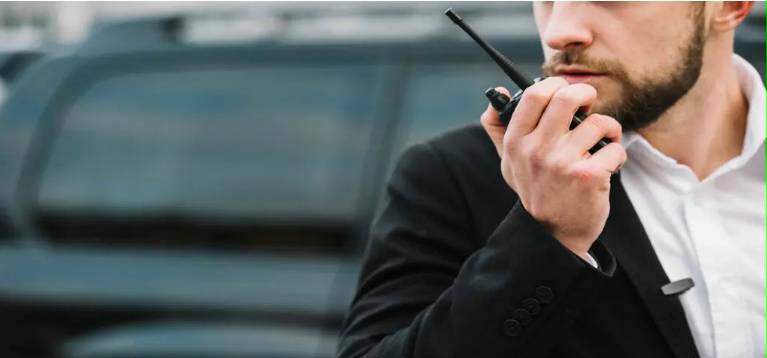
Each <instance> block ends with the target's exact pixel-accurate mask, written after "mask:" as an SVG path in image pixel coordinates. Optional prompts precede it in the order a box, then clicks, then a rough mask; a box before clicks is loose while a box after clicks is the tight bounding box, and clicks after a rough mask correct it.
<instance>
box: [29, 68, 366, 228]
mask: <svg viewBox="0 0 767 358" xmlns="http://www.w3.org/2000/svg"><path fill="white" fill-rule="evenodd" d="M177 67H178V66H177ZM177 67H176V68H177ZM380 76H381V71H380V69H377V68H376V67H373V66H367V65H365V66H363V65H344V66H324V67H321V66H312V67H271V66H270V67H263V68H257V67H254V68H224V67H222V68H219V69H210V68H209V67H207V69H189V70H180V71H173V72H145V73H133V74H124V75H120V76H116V77H111V78H105V79H103V80H100V81H98V82H96V83H94V84H93V85H92V86H90V87H89V88H88V89H87V90H86V91H85V92H84V93H82V94H81V95H80V96H79V97H78V98H77V100H76V101H75V102H74V103H73V104H72V105H71V107H70V108H69V110H68V111H66V113H65V114H63V118H61V120H62V121H63V127H62V130H61V132H60V135H59V136H58V137H57V139H56V140H55V142H54V146H53V151H52V157H51V160H50V162H49V164H48V167H47V169H46V171H45V173H44V175H43V179H42V185H41V189H40V192H39V205H40V207H42V208H44V209H54V210H69V211H81V210H92V211H94V212H96V211H97V212H98V213H100V214H104V213H114V214H119V215H131V214H142V215H144V214H146V213H152V212H161V213H162V212H171V213H176V214H183V215H194V216H197V215H199V216H205V217H245V218H257V219H259V220H264V219H267V220H268V219H277V220H280V219H285V218H287V219H295V218H302V217H310V218H314V219H317V218H320V219H322V218H331V219H337V218H339V217H341V218H343V217H349V216H351V215H353V214H354V212H355V206H356V200H357V196H358V192H359V190H360V185H361V183H360V173H361V170H362V166H363V162H364V161H365V157H364V156H365V153H366V152H367V146H368V143H369V139H370V136H371V131H372V123H371V118H370V117H369V114H370V113H371V111H372V105H373V102H374V100H375V97H376V96H375V92H374V91H375V88H376V84H377V83H379V82H380ZM371 93H373V95H371Z"/></svg>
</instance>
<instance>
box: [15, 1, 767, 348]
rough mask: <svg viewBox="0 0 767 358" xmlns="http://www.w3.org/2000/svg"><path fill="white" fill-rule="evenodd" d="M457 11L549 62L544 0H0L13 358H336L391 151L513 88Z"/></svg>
mask: <svg viewBox="0 0 767 358" xmlns="http://www.w3.org/2000/svg"><path fill="white" fill-rule="evenodd" d="M447 7H454V8H455V9H456V10H457V11H458V12H459V13H461V14H462V15H463V16H464V17H465V18H466V19H467V21H468V22H469V23H471V24H472V25H473V26H474V27H475V28H476V29H477V30H478V32H480V33H481V34H483V35H484V36H486V37H487V38H488V39H489V40H490V41H491V42H492V43H494V44H495V45H497V47H499V48H500V49H501V50H502V51H503V52H504V53H506V54H507V55H508V56H509V57H510V58H511V59H512V60H514V61H515V62H516V63H518V64H519V65H520V67H521V68H522V69H523V71H525V72H527V73H528V74H530V75H531V76H533V75H534V76H537V75H538V74H539V73H540V69H539V65H540V63H541V59H542V56H541V53H540V45H539V42H538V39H537V36H536V33H535V28H534V24H533V20H532V12H531V5H530V4H529V3H495V2H494V3H478V2H472V3H437V2H431V3H408V2H396V3H298V2H296V3H239V2H238V3H228V2H220V3H207V2H172V3H171V2H143V3H134V2H131V3H121V2H87V3H85V2H66V3H64V2H35V3H28V2H15V3H7V2H2V3H0V317H2V318H0V357H40V358H47V357H81V358H84V357H111V358H127V357H147V358H148V357H153V358H162V357H212V356H215V357H280V356H283V357H323V356H332V355H333V352H334V349H335V344H336V341H337V338H336V335H337V334H338V330H339V328H340V325H341V322H342V320H343V318H344V314H345V311H346V309H347V307H348V305H349V303H350V301H351V298H352V296H353V293H354V289H355V285H356V280H357V267H358V265H359V260H360V258H361V255H362V251H363V249H364V245H365V240H366V233H367V228H368V225H369V224H370V220H371V218H372V217H373V215H374V213H375V211H376V210H377V208H378V207H379V206H380V205H381V201H382V198H383V190H384V185H385V182H386V179H387V177H388V176H389V174H390V173H391V170H392V164H393V163H394V161H395V160H396V159H397V157H398V155H399V154H400V153H401V152H402V150H403V149H404V148H405V147H407V146H408V145H410V144H412V143H415V142H418V141H421V140H424V139H426V138H428V137H432V136H435V135H438V134H439V133H441V132H444V131H445V130H447V129H449V128H453V127H457V126H461V125H464V124H466V123H471V122H476V121H477V119H478V115H479V114H480V112H482V111H483V110H484V108H485V106H486V101H485V99H484V96H483V90H484V89H486V88H488V87H491V86H496V85H504V86H507V87H509V88H510V89H515V86H514V85H512V84H511V83H509V81H508V80H507V79H506V77H505V76H504V75H503V73H502V72H501V71H500V70H499V69H497V66H496V65H495V64H493V63H492V62H491V61H490V60H489V59H487V58H486V56H485V54H484V53H483V52H481V50H480V49H479V48H478V47H477V46H476V45H475V44H474V43H472V42H469V41H467V40H468V37H467V36H466V35H465V34H463V33H462V32H461V31H459V30H458V29H457V28H456V27H455V26H454V25H453V24H452V23H451V22H450V21H448V20H447V19H446V18H445V17H444V16H443V14H442V13H443V11H444V9H445V8H447ZM764 13H765V6H764V3H757V4H756V6H755V9H754V12H753V14H751V16H750V17H749V18H748V20H747V21H746V23H745V24H744V25H743V26H742V27H741V28H740V29H739V31H738V33H737V43H736V52H737V53H739V54H741V55H742V56H743V57H745V58H746V59H747V60H749V61H750V62H751V63H753V64H754V65H755V66H756V68H757V69H759V71H760V72H761V73H762V76H763V78H764V55H765V41H764V33H765V32H764V31H765V27H764V24H765V17H764Z"/></svg>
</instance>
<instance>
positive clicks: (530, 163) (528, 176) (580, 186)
mask: <svg viewBox="0 0 767 358" xmlns="http://www.w3.org/2000/svg"><path fill="white" fill-rule="evenodd" d="M498 90H499V91H502V92H504V93H505V94H507V95H508V94H509V92H508V91H507V90H506V89H505V88H498ZM596 96H597V92H596V90H595V89H594V87H592V86H590V85H587V84H573V85H570V84H568V83H567V81H565V80H564V79H562V78H560V77H550V78H547V79H545V80H543V81H541V82H538V83H536V84H534V85H532V86H531V87H529V88H528V89H526V90H525V92H524V94H523V95H522V100H521V101H520V103H519V105H518V106H517V109H516V110H515V111H514V114H513V115H512V117H511V121H510V122H509V126H508V129H507V128H506V127H504V126H503V124H501V122H500V120H499V119H498V112H496V111H495V109H493V108H492V107H491V106H488V107H487V110H485V112H484V113H483V114H482V119H481V122H482V126H483V127H484V128H485V131H486V132H487V134H488V135H489V136H490V138H491V139H492V141H493V143H494V144H495V148H496V150H497V151H498V154H499V156H500V157H501V172H502V174H503V178H504V179H505V180H506V183H507V184H508V185H509V186H510V187H511V188H512V189H513V190H514V191H515V192H516V193H517V195H519V198H520V200H521V202H522V205H523V206H524V207H525V209H526V210H527V211H528V212H529V213H530V214H531V215H532V216H533V217H534V218H535V219H536V220H538V222H540V223H541V224H543V225H544V226H545V227H547V229H548V230H549V232H550V233H551V234H552V236H554V237H555V238H556V239H557V240H559V241H560V242H561V243H562V244H563V245H564V246H565V247H567V248H569V249H570V250H571V251H573V252H574V253H576V254H577V255H579V256H581V257H584V258H585V257H586V254H587V252H588V249H589V248H590V247H591V245H592V244H593V243H594V241H596V239H597V237H598V236H599V234H600V233H601V232H602V229H603V228H604V225H605V222H606V221H607V215H608V214H609V212H610V202H609V196H610V176H611V174H612V173H613V172H615V171H616V170H617V169H618V168H620V167H621V166H622V165H623V163H624V162H625V161H626V151H625V150H624V149H623V147H622V146H621V145H620V139H621V126H620V124H619V123H618V122H617V121H616V120H615V119H613V118H611V117H608V116H604V115H600V114H592V115H590V116H588V117H587V118H586V120H585V121H584V122H583V123H582V124H580V125H579V126H578V127H576V128H575V129H574V130H572V131H570V130H569V128H570V121H571V120H572V117H573V115H574V114H575V112H576V111H577V110H578V109H579V108H581V107H588V106H590V105H591V103H592V102H593V101H594V99H595V98H596ZM603 137H606V138H609V139H610V140H612V143H610V144H609V145H607V146H606V147H604V148H602V149H600V150H599V151H597V152H596V153H594V155H591V154H589V149H591V147H593V146H594V145H595V144H596V143H597V142H598V141H599V140H600V139H602V138H603Z"/></svg>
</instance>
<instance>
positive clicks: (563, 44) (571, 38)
mask: <svg viewBox="0 0 767 358" xmlns="http://www.w3.org/2000/svg"><path fill="white" fill-rule="evenodd" d="M588 11H589V9H588V6H587V5H586V4H585V3H581V2H554V4H552V5H551V8H550V12H549V16H548V21H547V22H546V27H545V29H544V32H543V34H542V39H543V42H544V43H545V44H546V46H548V47H550V48H552V49H555V50H559V51H564V50H565V49H569V48H577V47H582V48H585V47H588V46H590V45H591V43H592V42H593V40H594V34H593V33H592V31H591V29H590V27H589V24H588V19H590V18H592V17H593V15H589V14H588Z"/></svg>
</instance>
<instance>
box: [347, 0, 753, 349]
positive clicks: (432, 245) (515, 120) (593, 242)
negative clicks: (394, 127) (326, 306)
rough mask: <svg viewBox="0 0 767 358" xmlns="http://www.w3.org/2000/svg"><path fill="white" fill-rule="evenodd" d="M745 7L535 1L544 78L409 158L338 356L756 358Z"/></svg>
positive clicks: (375, 237) (395, 180) (374, 242)
mask: <svg viewBox="0 0 767 358" xmlns="http://www.w3.org/2000/svg"><path fill="white" fill-rule="evenodd" d="M751 6H752V4H751V3H748V2H724V3H721V2H717V3H656V2H651V3H613V2H609V3H601V2H594V3H590V2H589V3H553V4H552V3H549V2H546V3H535V5H534V13H535V20H536V23H537V26H538V31H539V33H540V35H541V40H542V44H543V49H544V54H545V57H546V63H545V64H544V71H545V73H546V74H547V75H548V76H550V77H549V78H547V79H545V80H543V81H541V82H538V83H536V84H535V85H533V86H532V87H530V88H529V89H527V90H526V91H525V94H524V96H523V99H522V101H521V102H520V104H519V106H518V107H517V109H516V111H515V113H514V114H513V116H512V119H511V122H510V124H509V126H508V128H505V127H503V126H502V125H501V124H500V123H499V120H498V115H497V113H496V112H495V111H494V110H493V109H492V108H491V107H488V109H487V110H486V111H485V113H484V114H483V115H482V117H481V124H482V126H481V127H480V126H472V127H467V128H464V129H461V130H458V131H455V132H452V133H449V134H447V135H444V136H442V137H439V138H437V139H434V140H432V141H429V142H427V143H424V144H421V145H417V146H415V147H413V148H411V149H410V150H408V151H407V152H406V153H405V154H404V155H403V157H402V159H401V160H400V163H399V165H398V167H397V169H396V170H395V173H394V175H393V176H392V178H391V180H390V183H389V187H388V201H387V203H386V205H385V207H384V209H383V211H382V212H381V214H380V217H379V218H378V220H377V221H376V222H375V224H374V225H373V228H372V235H371V240H370V243H369V246H368V250H367V253H366V258H365V262H364V265H363V269H362V273H361V277H360V283H359V289H358V293H357V296H356V298H355V300H354V302H353V305H352V308H351V311H350V314H349V317H348V318H347V321H346V325H345V328H344V331H343V334H342V340H341V343H340V353H339V354H340V356H342V357H360V356H365V357H426V358H431V357H518V356H530V357H542V356H563V357H628V356H633V357H670V356H676V357H693V356H704V357H714V356H717V357H728V358H729V357H757V356H759V357H763V356H764V354H765V338H764V337H765V331H764V281H765V272H764V266H765V261H764V260H765V224H764V218H765V211H764V210H765V196H764V195H765V190H764V180H765V146H764V140H765V125H764V118H765V103H764V102H765V93H764V91H765V89H764V85H763V84H762V82H761V79H760V78H759V75H758V74H757V72H756V71H755V70H754V69H753V67H751V66H750V65H749V64H747V63H746V62H745V61H744V60H742V59H741V58H739V57H737V56H736V55H734V54H733V52H732V51H733V37H734V35H733V34H734V30H735V28H736V27H737V25H738V24H740V23H741V22H742V21H743V19H744V17H745V16H746V14H747V13H748V12H749V11H750V9H751ZM579 108H583V109H584V110H586V111H588V113H590V115H589V116H588V117H587V118H586V120H585V122H584V123H583V124H581V125H580V126H578V127H577V128H575V129H574V130H572V131H570V130H569V128H568V126H569V122H570V119H571V117H572V115H573V113H575V112H576V111H577V110H578V109H579ZM603 137H605V138H608V139H610V140H611V141H612V143H611V144H609V145H608V146H606V147H604V148H602V149H600V150H599V151H597V152H596V153H594V154H593V155H591V154H589V149H590V148H591V147H592V146H593V145H594V144H595V143H596V142H597V141H598V140H599V139H600V138H603ZM620 168H622V169H620ZM619 169H620V171H619V172H618V170H619ZM685 279H691V280H692V282H693V283H694V286H693V287H690V285H689V283H690V280H685ZM671 282H675V284H672V285H670V286H669V285H668V284H669V283H671ZM685 283H688V285H685Z"/></svg>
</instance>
